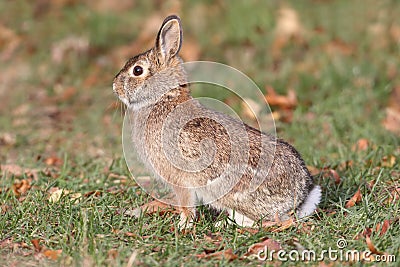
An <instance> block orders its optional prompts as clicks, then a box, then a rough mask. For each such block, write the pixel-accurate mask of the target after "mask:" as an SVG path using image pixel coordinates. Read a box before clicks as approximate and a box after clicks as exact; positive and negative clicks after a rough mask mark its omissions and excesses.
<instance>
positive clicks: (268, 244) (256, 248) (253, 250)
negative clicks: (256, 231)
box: [243, 238, 282, 257]
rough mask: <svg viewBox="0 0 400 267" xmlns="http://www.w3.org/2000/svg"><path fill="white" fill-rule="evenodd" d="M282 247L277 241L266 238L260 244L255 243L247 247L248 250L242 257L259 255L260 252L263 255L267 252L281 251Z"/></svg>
mask: <svg viewBox="0 0 400 267" xmlns="http://www.w3.org/2000/svg"><path fill="white" fill-rule="evenodd" d="M281 249H282V246H281V244H280V243H279V242H278V241H275V240H273V239H271V238H267V239H265V240H263V241H262V242H260V243H256V244H253V245H251V246H250V247H249V249H248V250H247V252H246V254H244V255H243V257H248V256H250V255H258V254H259V253H260V250H261V251H262V252H263V253H266V252H267V251H268V250H269V251H271V250H275V251H278V250H281Z"/></svg>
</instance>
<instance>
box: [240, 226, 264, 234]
mask: <svg viewBox="0 0 400 267" xmlns="http://www.w3.org/2000/svg"><path fill="white" fill-rule="evenodd" d="M259 231H260V230H258V229H257V228H251V227H244V228H238V229H236V232H238V233H239V234H244V233H250V234H252V235H255V234H257V233H258V232H259Z"/></svg>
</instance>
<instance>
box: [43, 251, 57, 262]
mask: <svg viewBox="0 0 400 267" xmlns="http://www.w3.org/2000/svg"><path fill="white" fill-rule="evenodd" d="M61 253H62V249H57V250H51V249H46V250H45V251H43V252H42V254H43V255H44V256H45V257H46V258H48V259H51V260H54V261H56V260H57V259H58V258H59V257H60V255H61Z"/></svg>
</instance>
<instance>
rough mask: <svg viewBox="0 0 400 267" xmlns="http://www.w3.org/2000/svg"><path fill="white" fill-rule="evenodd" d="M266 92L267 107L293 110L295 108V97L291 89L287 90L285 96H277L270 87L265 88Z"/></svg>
mask: <svg viewBox="0 0 400 267" xmlns="http://www.w3.org/2000/svg"><path fill="white" fill-rule="evenodd" d="M266 90H267V94H266V95H265V100H266V101H267V102H268V104H269V105H271V106H277V107H279V108H282V109H293V108H295V107H296V106H297V96H296V92H295V91H294V90H293V89H289V90H288V92H287V95H286V96H285V95H278V94H277V93H276V92H275V90H274V88H272V87H271V86H267V87H266Z"/></svg>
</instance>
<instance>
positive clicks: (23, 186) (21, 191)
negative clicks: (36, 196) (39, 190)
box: [11, 179, 31, 197]
mask: <svg viewBox="0 0 400 267" xmlns="http://www.w3.org/2000/svg"><path fill="white" fill-rule="evenodd" d="M11 188H12V191H13V193H14V195H15V196H16V197H20V196H22V195H25V194H26V192H28V190H29V189H31V183H30V181H29V179H25V180H22V181H19V180H16V181H15V182H14V184H13V185H12V187H11Z"/></svg>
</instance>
